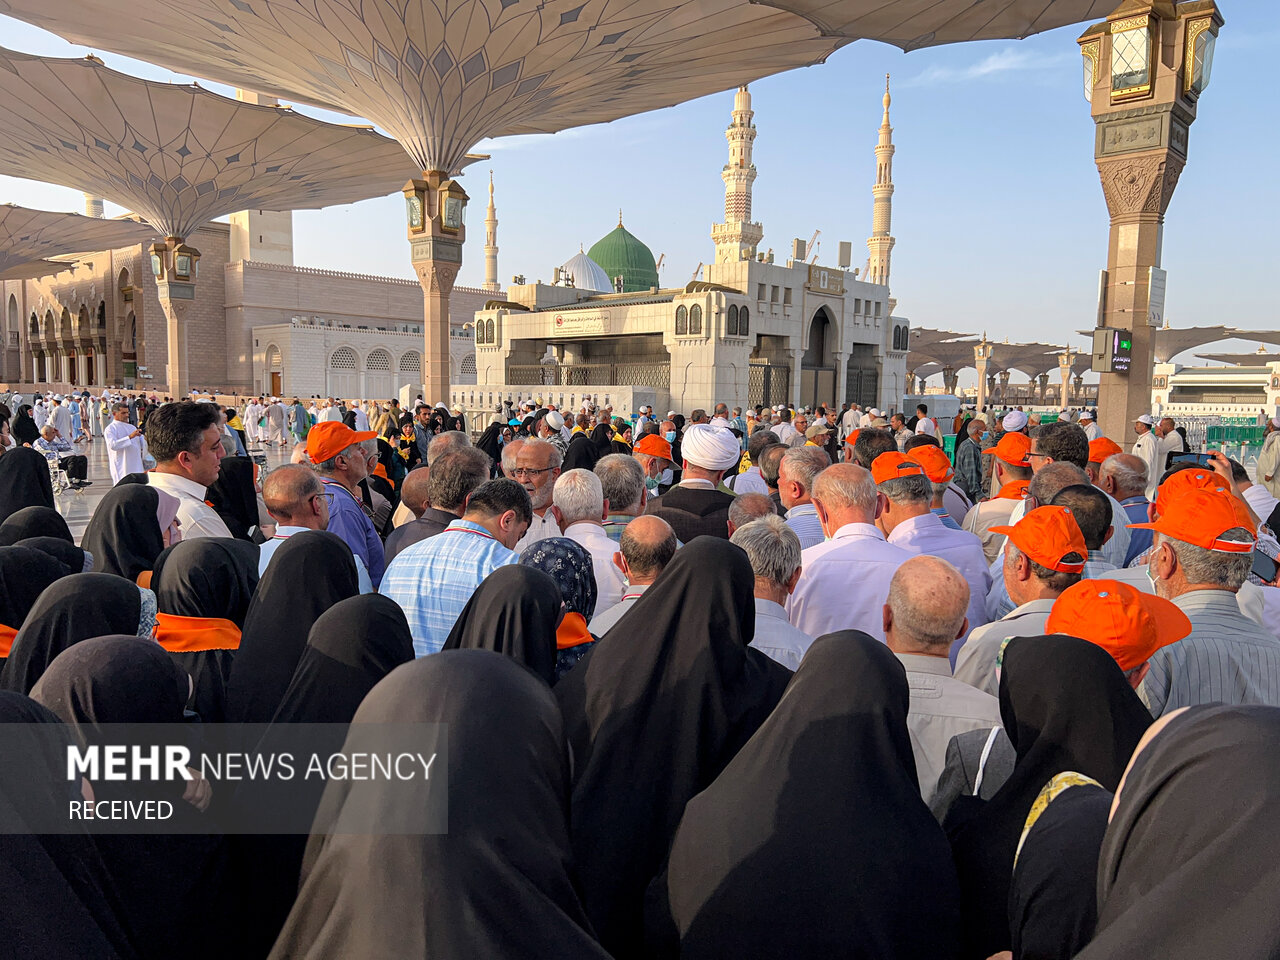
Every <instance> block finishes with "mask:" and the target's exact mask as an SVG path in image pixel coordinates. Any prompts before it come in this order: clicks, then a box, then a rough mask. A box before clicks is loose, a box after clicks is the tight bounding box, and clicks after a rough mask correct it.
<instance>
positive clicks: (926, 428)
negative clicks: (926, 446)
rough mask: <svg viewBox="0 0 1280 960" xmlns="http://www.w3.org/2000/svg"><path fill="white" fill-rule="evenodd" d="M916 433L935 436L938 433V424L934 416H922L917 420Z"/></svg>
mask: <svg viewBox="0 0 1280 960" xmlns="http://www.w3.org/2000/svg"><path fill="white" fill-rule="evenodd" d="M916 433H918V434H919V433H923V434H925V435H927V436H930V437H935V436H937V435H938V424H937V422H936V421H935V420H934V419H933V418H932V417H921V418H920V419H919V420H917V421H916Z"/></svg>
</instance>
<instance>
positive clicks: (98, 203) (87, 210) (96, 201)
mask: <svg viewBox="0 0 1280 960" xmlns="http://www.w3.org/2000/svg"><path fill="white" fill-rule="evenodd" d="M84 215H85V216H86V217H97V218H98V219H99V220H101V219H103V218H104V217H105V216H106V215H107V212H106V210H105V209H103V206H102V198H101V197H95V196H94V195H93V194H92V193H86V194H85V195H84Z"/></svg>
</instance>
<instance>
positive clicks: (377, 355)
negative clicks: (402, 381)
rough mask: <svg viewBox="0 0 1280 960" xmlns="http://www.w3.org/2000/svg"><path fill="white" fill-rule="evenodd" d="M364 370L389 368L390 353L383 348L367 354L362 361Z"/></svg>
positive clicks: (380, 370) (378, 370)
mask: <svg viewBox="0 0 1280 960" xmlns="http://www.w3.org/2000/svg"><path fill="white" fill-rule="evenodd" d="M364 366H365V369H366V370H374V371H377V372H380V373H381V372H386V371H389V370H390V369H391V354H389V353H387V351H385V350H381V349H379V350H374V351H373V352H372V353H370V354H369V358H368V359H367V360H366V361H365V362H364Z"/></svg>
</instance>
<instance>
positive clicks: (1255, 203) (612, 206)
mask: <svg viewBox="0 0 1280 960" xmlns="http://www.w3.org/2000/svg"><path fill="white" fill-rule="evenodd" d="M1267 6H1268V5H1265V4H1257V3H1252V4H1235V5H1231V6H1228V7H1226V8H1225V10H1224V13H1225V16H1226V19H1227V23H1226V26H1225V27H1224V28H1223V30H1222V33H1221V36H1220V38H1219V41H1218V45H1217V52H1216V57H1215V61H1214V68H1213V79H1212V83H1211V86H1210V88H1209V90H1208V91H1207V92H1206V93H1205V95H1204V96H1203V97H1202V98H1201V101H1200V113H1199V118H1198V119H1197V121H1196V123H1195V124H1194V125H1193V127H1192V128H1191V144H1190V154H1191V159H1190V162H1189V163H1188V165H1187V168H1186V170H1185V171H1184V173H1183V174H1182V178H1181V181H1180V183H1179V185H1178V188H1177V192H1176V193H1175V195H1174V198H1173V203H1172V205H1171V207H1170V210H1169V214H1168V219H1167V222H1166V229H1165V241H1164V257H1163V265H1164V267H1165V269H1166V270H1167V271H1168V273H1169V288H1168V305H1167V311H1166V313H1167V316H1168V317H1169V320H1170V322H1171V323H1172V324H1173V325H1174V326H1198V325H1204V324H1215V323H1223V324H1227V325H1235V326H1240V327H1246V328H1253V329H1274V328H1276V327H1280V316H1277V309H1276V297H1275V292H1274V291H1275V284H1274V281H1273V280H1272V278H1271V276H1270V273H1271V270H1273V269H1275V266H1274V264H1275V260H1276V256H1277V252H1278V248H1277V243H1276V240H1275V235H1276V222H1277V219H1278V216H1277V215H1278V214H1280V202H1278V201H1280V186H1278V185H1277V180H1276V178H1275V176H1274V172H1275V170H1276V152H1277V147H1278V146H1280V122H1278V121H1280V110H1278V109H1277V101H1276V98H1275V95H1274V91H1275V89H1276V80H1275V75H1274V73H1273V72H1272V71H1271V70H1269V69H1268V68H1267V61H1268V59H1270V58H1271V57H1273V56H1274V53H1273V51H1275V50H1277V49H1280V28H1277V26H1276V20H1275V18H1274V16H1268V15H1266V12H1265V8H1266V7H1267ZM1081 29H1082V28H1078V27H1069V28H1065V29H1063V30H1057V31H1053V32H1051V33H1047V34H1042V35H1039V36H1037V37H1033V38H1031V39H1029V40H1024V41H1018V42H987V43H978V44H967V45H959V46H952V47H938V48H933V49H929V50H922V51H917V52H915V53H911V54H903V53H902V52H901V51H899V50H897V49H896V48H893V47H890V46H887V45H885V44H880V43H874V42H869V41H859V42H857V43H854V44H852V45H850V46H848V47H845V48H844V49H842V50H840V51H838V52H837V53H836V54H834V55H833V56H832V57H831V58H830V59H829V60H828V61H827V63H825V64H823V65H821V66H815V67H809V68H806V69H802V70H795V71H792V72H790V73H786V74H782V75H780V76H776V77H771V78H768V79H766V80H762V81H760V82H758V83H755V84H753V85H752V87H751V90H752V95H753V100H754V104H753V106H754V108H755V111H756V117H755V123H756V127H757V129H758V131H759V135H758V138H757V140H756V145H755V163H756V166H757V168H758V169H759V178H758V179H757V180H756V184H755V194H754V202H755V211H754V213H755V219H757V220H760V221H761V222H763V224H764V228H765V239H764V242H763V244H762V246H761V249H765V248H768V247H772V248H773V249H774V251H775V254H776V255H777V256H778V257H779V259H782V258H783V257H785V253H786V251H787V250H788V249H789V246H790V242H791V239H792V238H793V237H801V238H808V237H809V236H810V234H812V233H813V231H814V230H815V229H820V230H821V231H822V256H821V259H822V261H823V262H828V263H833V262H834V260H835V256H836V250H837V243H838V241H840V240H851V241H853V242H854V245H855V254H854V265H855V266H861V265H862V263H863V261H864V259H865V257H866V253H865V250H866V247H865V240H866V237H867V235H868V234H869V232H870V227H871V181H872V177H873V173H874V159H873V154H872V149H873V147H874V146H875V141H876V130H877V127H878V126H879V123H880V109H881V108H880V97H881V94H882V92H883V88H884V75H885V73H890V74H892V76H893V124H894V142H895V144H896V145H897V154H896V156H895V158H894V182H895V184H896V187H897V192H896V193H895V195H894V211H893V233H894V235H895V236H896V237H897V245H896V247H895V248H894V253H893V282H892V286H893V291H894V294H895V296H896V297H897V298H898V301H899V304H898V313H899V314H900V315H902V316H906V317H909V318H910V319H911V321H912V323H913V324H914V325H916V326H921V327H941V328H950V329H955V330H961V331H973V332H981V331H983V330H985V331H986V332H987V334H988V335H989V336H990V337H992V338H996V339H1003V338H1008V339H1010V340H1012V341H1017V340H1033V339H1034V340H1048V341H1053V342H1066V341H1067V340H1068V339H1070V340H1071V342H1072V343H1074V344H1075V345H1076V346H1078V347H1084V346H1085V341H1084V340H1083V339H1080V338H1075V337H1072V331H1074V330H1077V329H1084V328H1086V327H1089V326H1091V325H1092V323H1093V320H1094V318H1095V315H1096V296H1097V277H1098V271H1099V270H1100V269H1101V268H1103V267H1104V266H1105V261H1106V243H1107V213H1106V206H1105V203H1104V202H1103V197H1102V190H1101V187H1100V186H1099V183H1098V176H1097V171H1096V168H1095V167H1094V165H1093V159H1092V151H1093V122H1092V120H1091V119H1090V117H1089V110H1088V104H1087V103H1086V102H1085V100H1084V98H1083V96H1082V94H1081V65H1080V56H1079V53H1078V48H1077V46H1076V44H1075V38H1076V36H1078V34H1079V33H1080V32H1081ZM0 37H3V38H4V39H3V41H2V42H3V43H4V45H6V46H9V47H11V48H14V49H18V50H24V51H28V52H33V53H40V54H47V55H52V56H77V55H80V54H82V53H85V52H88V51H87V50H86V49H85V48H80V47H76V46H73V45H70V44H67V43H66V42H65V41H63V40H60V39H58V38H57V37H54V36H52V35H51V34H48V33H45V32H43V31H41V30H38V29H36V28H33V27H30V26H27V25H26V24H22V23H18V22H16V21H13V20H9V19H7V18H4V17H0ZM94 52H97V53H99V55H101V56H102V57H103V59H104V60H105V61H106V62H107V63H108V64H109V65H111V66H113V67H115V68H117V69H121V70H124V71H126V72H130V73H134V74H138V75H143V76H147V77H150V78H154V79H172V78H174V77H175V75H174V74H171V73H168V72H167V71H164V70H161V69H159V68H156V67H153V66H150V65H147V64H139V63H137V62H136V61H131V60H128V59H126V58H122V57H116V56H113V55H110V54H106V53H103V52H102V51H94ZM208 86H212V87H214V89H224V88H219V87H217V86H216V85H212V84H208ZM732 103H733V96H732V93H728V92H726V93H722V94H717V95H714V96H710V97H704V98H702V99H700V100H696V101H693V102H691V103H687V104H684V105H682V106H679V107H675V108H671V109H667V110H660V111H655V112H653V113H648V114H642V115H640V116H636V117H632V118H628V119H625V120H620V121H616V122H614V123H612V124H605V125H597V126H593V127H585V128H578V129H574V130H569V131H565V132H562V133H559V134H555V135H551V136H529V137H515V138H509V139H506V140H500V141H489V142H486V143H484V144H481V145H480V146H479V147H478V149H479V150H480V151H481V152H486V153H491V154H492V157H493V159H492V160H491V161H490V162H489V163H487V164H476V165H474V166H472V167H471V168H469V170H470V171H471V172H470V173H469V174H468V176H467V177H466V178H465V179H464V181H463V182H464V184H465V185H466V186H467V188H468V190H469V192H470V193H471V195H472V203H471V205H470V207H469V208H468V212H467V223H468V227H469V230H470V239H469V241H468V244H467V248H468V249H467V252H466V255H465V259H466V263H465V264H464V266H463V270H462V275H461V278H460V281H461V282H463V283H470V284H478V283H479V282H480V280H481V279H482V277H483V257H482V254H481V249H480V247H481V244H482V243H483V235H484V226H483V223H482V221H483V219H484V203H485V193H486V190H485V181H486V179H487V172H488V170H490V169H492V171H493V174H494V180H495V184H496V188H495V189H496V200H497V207H498V218H499V222H500V225H499V231H498V243H499V247H500V250H501V252H500V254H499V279H500V280H501V281H502V282H503V283H504V284H505V283H507V282H508V281H509V280H510V278H511V277H512V275H514V274H517V273H522V274H524V275H525V276H526V277H528V278H529V279H530V280H533V279H542V280H546V281H548V282H549V281H550V279H551V273H552V269H553V268H554V267H555V266H556V265H558V264H559V263H561V262H563V261H564V260H566V259H568V258H569V257H570V256H572V255H573V254H574V253H576V252H577V250H578V245H579V244H580V243H581V244H584V245H586V246H588V247H589V246H590V245H591V244H592V243H594V242H595V241H596V240H598V239H599V238H600V237H601V236H603V235H604V234H605V233H607V232H608V231H609V230H610V229H612V228H613V226H614V224H616V223H617V213H618V209H619V208H622V210H623V214H624V219H625V222H626V225H627V228H628V229H629V230H631V231H632V232H633V233H635V234H636V235H637V236H638V237H640V238H641V239H642V240H644V241H645V242H646V243H647V244H649V246H650V247H651V248H652V249H653V252H654V255H655V256H657V255H659V254H664V253H665V254H666V262H665V265H664V267H663V270H662V282H663V283H664V284H668V285H673V286H674V285H679V284H683V283H684V282H685V281H687V280H688V279H689V278H690V277H691V276H692V275H693V272H694V269H695V267H696V266H697V265H698V263H699V262H700V261H703V260H707V259H709V258H710V257H711V255H712V245H711V240H710V238H709V235H708V234H709V231H710V228H711V224H712V223H713V222H715V221H717V220H718V219H720V217H721V215H722V212H723V208H722V207H723V185H722V183H721V181H720V176H719V174H720V169H721V166H722V165H723V163H724V162H725V158H726V145H725V141H724V136H723V133H724V128H725V126H726V124H727V122H728V120H729V112H730V110H731V109H732ZM307 112H310V113H314V114H316V115H320V116H329V118H331V119H345V118H340V117H337V116H335V115H325V114H323V113H321V112H320V111H313V110H308V111H307ZM0 202H14V203H20V204H23V205H27V206H33V207H40V208H44V209H53V210H80V209H82V200H81V197H80V195H79V194H78V193H76V192H74V191H70V190H67V189H64V188H60V187H52V186H47V185H43V184H36V183H32V182H30V181H24V180H14V179H11V178H6V177H0ZM108 212H112V210H111V208H110V206H109V207H108ZM294 242H295V258H296V261H297V262H298V263H299V264H300V265H304V266H311V267H322V268H328V269H340V270H349V271H355V272H367V273H375V274H383V275H389V276H399V277H412V276H413V274H412V271H411V270H410V267H409V259H408V248H407V243H406V241H405V237H404V226H403V200H402V199H401V198H400V196H399V195H396V196H393V197H388V198H381V199H377V200H369V201H366V202H364V203H359V204H354V205H350V206H343V207H331V208H328V209H326V210H323V211H300V212H298V213H296V214H295V215H294ZM1224 349H1246V350H1247V349H1251V345H1249V344H1245V343H1241V342H1233V343H1230V344H1227V345H1226V346H1225V347H1224ZM1189 357H1190V354H1188V355H1186V357H1184V358H1183V359H1184V362H1185V361H1186V360H1187V358H1189ZM970 375H971V376H972V373H970Z"/></svg>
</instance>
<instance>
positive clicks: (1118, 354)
mask: <svg viewBox="0 0 1280 960" xmlns="http://www.w3.org/2000/svg"><path fill="white" fill-rule="evenodd" d="M1132 359H1133V334H1131V333H1130V332H1129V331H1127V330H1113V331H1112V332H1111V371H1112V372H1113V373H1128V372H1129V363H1130V361H1131V360H1132Z"/></svg>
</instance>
